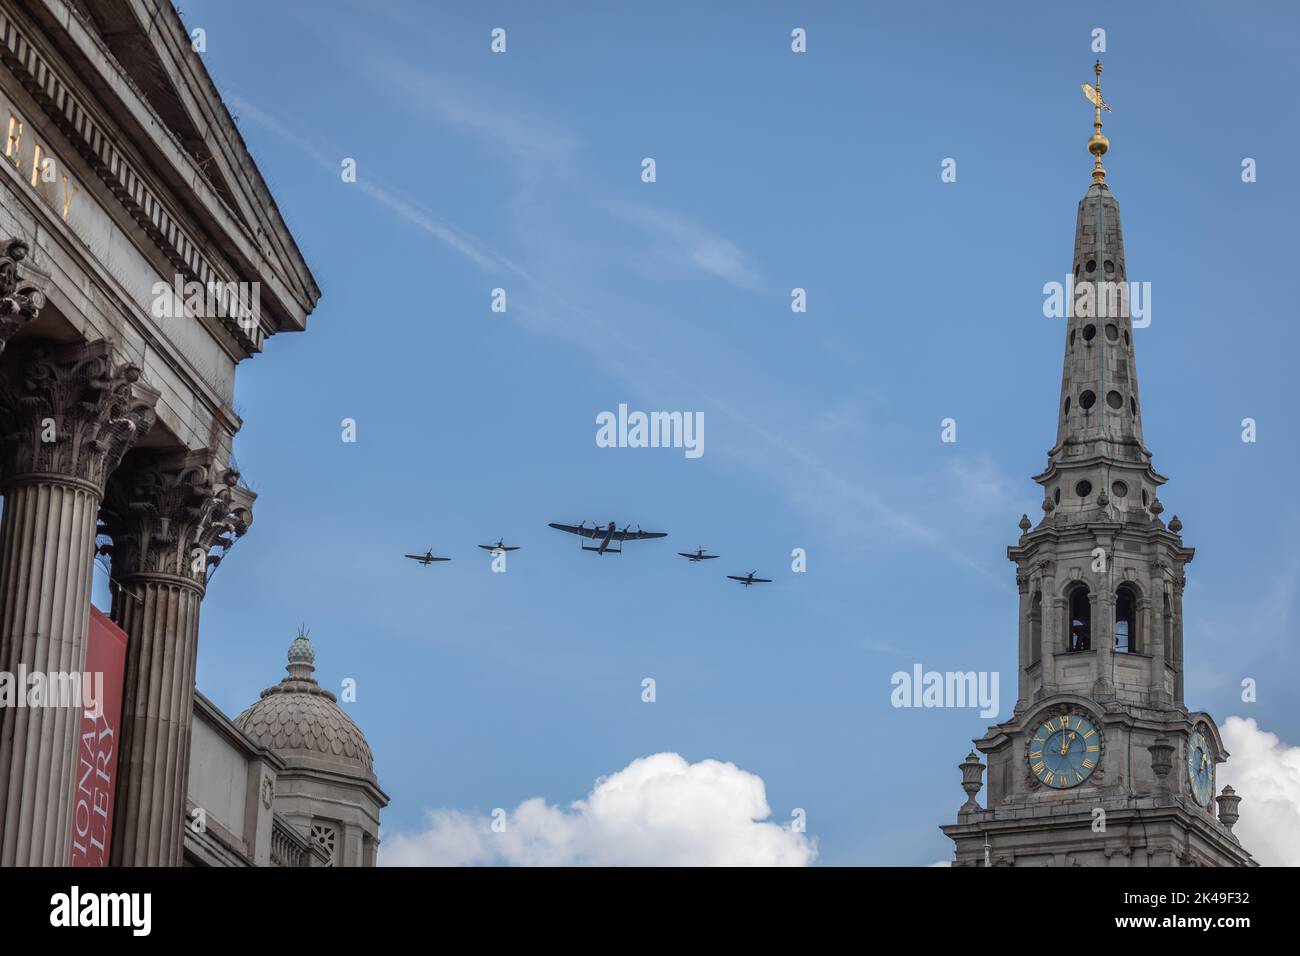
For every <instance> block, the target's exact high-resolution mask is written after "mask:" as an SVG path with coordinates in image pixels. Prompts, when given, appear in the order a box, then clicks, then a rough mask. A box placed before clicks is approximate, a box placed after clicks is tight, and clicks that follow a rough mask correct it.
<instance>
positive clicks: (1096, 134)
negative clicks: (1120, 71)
mask: <svg viewBox="0 0 1300 956" xmlns="http://www.w3.org/2000/svg"><path fill="white" fill-rule="evenodd" d="M1092 69H1093V72H1094V73H1096V74H1097V84H1096V86H1094V85H1093V84H1091V83H1085V84H1083V95H1084V96H1086V97H1087V98H1088V101H1089V102H1090V103H1092V105H1093V107H1095V110H1096V119H1094V121H1093V124H1092V129H1093V133H1092V138H1091V139H1089V140H1088V152H1090V153H1092V156H1093V166H1092V181H1093V182H1094V183H1097V184H1099V185H1100V184H1104V183H1105V182H1106V170H1104V169H1102V167H1101V157H1102V156H1103V155H1105V153H1106V150H1108V149H1110V140H1108V139H1107V138H1106V137H1105V136H1103V135H1102V134H1101V111H1102V110H1105V111H1106V112H1107V113H1113V112H1115V111H1114V110H1112V109H1111V108H1110V104H1109V103H1107V102H1106V101H1105V100H1103V99H1102V98H1101V60H1098V61H1097V62H1096V63H1095V64H1093V67H1092Z"/></svg>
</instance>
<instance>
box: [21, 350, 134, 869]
mask: <svg viewBox="0 0 1300 956" xmlns="http://www.w3.org/2000/svg"><path fill="white" fill-rule="evenodd" d="M157 400H158V392H157V391H155V390H153V389H151V388H149V387H148V386H145V385H143V384H142V383H141V382H140V370H139V369H138V368H137V367H135V366H134V365H118V364H116V363H114V361H113V358H112V347H111V345H110V344H109V343H108V342H96V343H93V344H91V345H88V346H49V345H47V344H44V343H32V344H24V345H22V346H15V347H14V348H11V349H9V350H8V351H7V352H6V353H5V354H4V355H3V356H2V357H0V440H2V444H3V450H2V454H0V457H2V459H3V468H4V471H3V474H4V480H3V490H4V518H3V521H0V670H5V671H8V672H10V673H12V674H15V675H17V674H18V673H20V672H23V671H25V672H27V673H28V674H31V673H34V672H42V673H45V674H47V675H48V674H51V673H55V672H64V673H73V672H76V673H79V672H81V671H82V670H83V669H84V667H85V661H86V631H87V627H88V624H89V617H90V586H91V574H92V570H93V564H94V559H95V513H96V511H97V510H98V508H99V503H100V499H101V498H102V496H103V492H104V480H105V476H106V475H107V474H108V472H110V471H112V469H113V468H115V467H116V466H117V463H118V462H119V461H120V460H121V458H122V455H123V453H124V452H125V451H126V449H127V448H128V447H130V445H131V444H133V443H134V442H135V440H136V439H137V438H138V437H139V436H140V435H141V434H143V433H144V432H145V431H147V430H148V429H149V427H150V426H151V425H152V424H153V417H154V416H153V406H154V404H155V403H156V402H157ZM18 690H19V692H20V693H22V692H25V690H26V688H25V687H24V688H19V689H18ZM80 729H81V708H80V706H79V705H75V706H41V707H0V866H57V865H66V864H67V862H68V857H69V848H70V838H71V828H72V808H73V802H74V796H75V790H76V781H75V772H76V766H77V743H78V733H79V731H80Z"/></svg>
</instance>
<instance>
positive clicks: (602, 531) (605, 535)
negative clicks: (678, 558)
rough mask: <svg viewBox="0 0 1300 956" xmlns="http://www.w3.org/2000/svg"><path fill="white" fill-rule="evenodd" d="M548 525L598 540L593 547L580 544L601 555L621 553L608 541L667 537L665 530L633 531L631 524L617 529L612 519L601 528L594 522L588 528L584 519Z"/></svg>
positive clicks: (583, 547) (621, 550)
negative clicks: (580, 521)
mask: <svg viewBox="0 0 1300 956" xmlns="http://www.w3.org/2000/svg"><path fill="white" fill-rule="evenodd" d="M548 527H551V528H554V529H555V530H556V531H567V532H568V533H569V534H576V535H579V536H581V537H583V538H590V539H592V540H593V541H599V542H600V543H599V544H598V545H596V547H594V548H592V547H588V546H587V545H585V544H584V545H583V546H582V550H583V551H595V552H596V553H597V554H599V555H602V556H603V555H605V554H622V553H623V549H622V548H611V547H610V543H611V542H614V541H617V542H618V543H619V544H622V543H623V542H624V541H644V540H646V539H648V538H666V537H668V532H667V531H642V530H641V529H640V528H637V529H636V530H635V531H633V530H631V528H632V526H631V525H627V526H626V527H624V528H623V530H622V531H619V530H618V529H617V528H616V527H615V525H614V522H612V521H611V522H610V523H609V524H608V525H606V526H605V527H603V528H602V527H601V526H600V525H598V524H596V523H595V522H592V525H591V527H590V528H588V527H587V522H585V521H584V522H582V523H581V524H579V525H576V526H575V525H571V524H556V523H554V522H551V524H550V525H549V526H548Z"/></svg>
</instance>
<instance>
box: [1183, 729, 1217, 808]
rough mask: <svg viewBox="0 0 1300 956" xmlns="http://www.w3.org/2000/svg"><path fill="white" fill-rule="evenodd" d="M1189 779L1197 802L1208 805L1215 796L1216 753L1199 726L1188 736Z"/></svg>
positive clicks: (1204, 805)
mask: <svg viewBox="0 0 1300 956" xmlns="http://www.w3.org/2000/svg"><path fill="white" fill-rule="evenodd" d="M1187 779H1188V782H1189V783H1190V784H1191V785H1192V796H1193V797H1195V798H1196V802H1197V803H1199V804H1200V805H1201V806H1203V807H1208V806H1209V805H1210V799H1211V798H1212V797H1213V796H1214V753H1213V751H1212V750H1211V749H1210V744H1209V742H1208V741H1207V740H1206V739H1205V734H1204V733H1202V732H1201V729H1200V728H1199V727H1198V728H1197V729H1196V731H1195V732H1194V733H1193V734H1192V735H1191V736H1190V737H1188V738H1187Z"/></svg>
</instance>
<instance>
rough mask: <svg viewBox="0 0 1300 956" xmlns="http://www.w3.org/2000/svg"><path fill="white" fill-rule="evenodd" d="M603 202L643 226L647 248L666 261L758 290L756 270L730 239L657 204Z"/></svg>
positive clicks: (739, 286) (758, 280)
mask: <svg viewBox="0 0 1300 956" xmlns="http://www.w3.org/2000/svg"><path fill="white" fill-rule="evenodd" d="M603 206H604V208H605V209H607V210H609V211H610V212H612V213H614V214H615V215H617V216H619V217H620V218H622V219H625V220H627V221H628V222H631V223H633V224H635V225H637V226H639V227H640V228H641V229H643V230H644V231H645V232H646V233H647V234H648V235H649V236H650V237H651V238H652V240H653V241H654V242H655V245H653V246H652V247H651V248H650V251H651V252H653V253H654V254H655V255H657V256H659V257H660V258H661V259H663V260H664V261H666V262H668V263H669V264H671V265H674V266H678V267H685V268H689V269H694V270H697V271H699V272H701V273H704V274H705V275H709V276H714V277H715V278H718V279H722V280H724V281H726V282H730V283H731V284H732V285H734V286H736V287H738V288H741V289H747V290H749V291H751V292H760V291H762V288H763V283H762V281H761V280H760V278H759V275H758V272H757V271H756V270H755V269H754V268H753V267H752V266H751V265H750V263H749V260H748V257H746V255H745V253H744V252H742V251H741V249H740V247H739V246H737V245H736V244H735V243H734V242H732V241H731V240H729V239H725V238H723V237H722V236H719V235H715V234H714V233H712V232H710V231H708V230H707V229H705V228H704V227H702V226H701V225H699V224H698V223H695V222H692V221H691V220H689V219H687V218H685V217H684V216H680V215H678V214H677V213H675V212H672V211H670V210H667V209H663V208H660V207H658V206H651V205H648V204H645V203H628V202H606V203H604V204H603Z"/></svg>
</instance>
